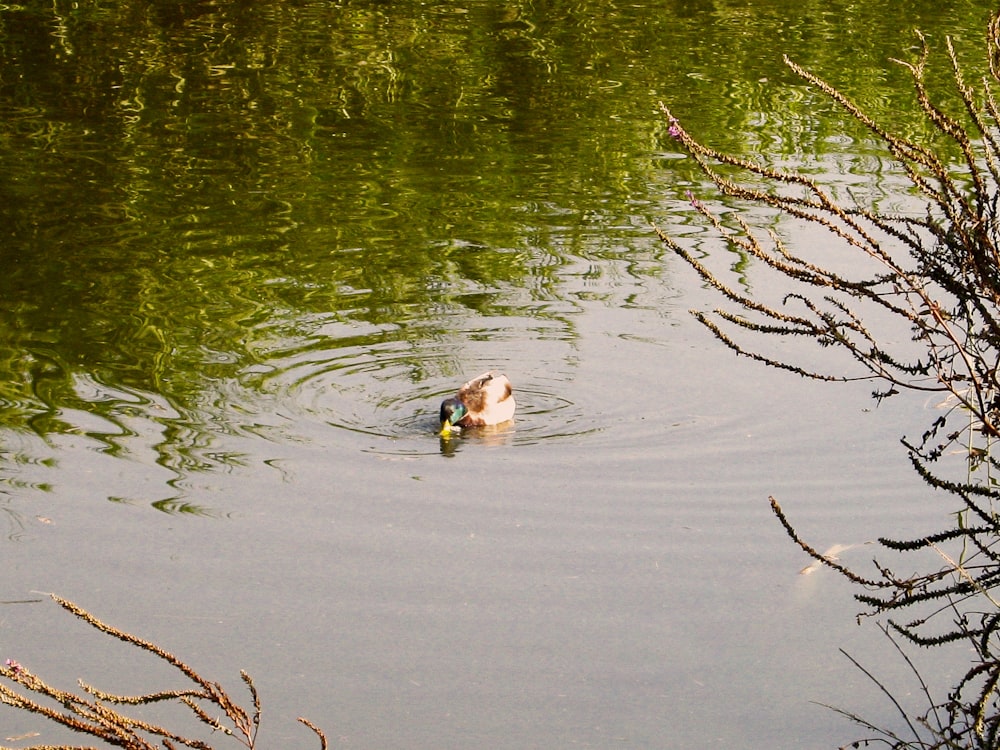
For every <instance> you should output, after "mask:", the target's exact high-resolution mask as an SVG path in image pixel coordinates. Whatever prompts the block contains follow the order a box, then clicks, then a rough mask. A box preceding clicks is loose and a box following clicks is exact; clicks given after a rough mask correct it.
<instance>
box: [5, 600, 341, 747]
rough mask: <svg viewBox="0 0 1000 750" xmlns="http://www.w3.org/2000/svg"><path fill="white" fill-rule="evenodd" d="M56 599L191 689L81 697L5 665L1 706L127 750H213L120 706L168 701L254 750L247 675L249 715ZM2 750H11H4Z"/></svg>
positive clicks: (87, 691) (141, 644) (139, 643)
mask: <svg viewBox="0 0 1000 750" xmlns="http://www.w3.org/2000/svg"><path fill="white" fill-rule="evenodd" d="M52 599H53V600H54V601H55V602H56V603H57V604H58V605H59V606H61V607H62V608H63V609H65V610H66V611H67V612H70V613H71V614H72V615H74V616H75V617H77V618H79V619H80V620H82V621H84V622H86V623H87V624H88V625H90V626H91V627H94V628H96V629H97V630H100V631H101V632H103V633H106V634H108V635H110V636H112V637H113V638H117V639H118V640H120V641H124V642H125V643H127V644H129V645H131V646H135V647H136V648H138V649H141V650H143V651H147V652H149V653H150V654H153V655H154V656H156V657H157V658H158V659H160V660H162V661H164V662H166V663H167V664H169V665H170V666H172V667H174V668H175V669H177V670H178V671H179V672H181V674H183V675H184V677H185V678H187V680H188V681H189V682H190V683H191V687H189V688H187V689H183V690H164V691H158V692H153V693H146V694H144V695H116V694H113V693H108V692H105V691H103V690H99V689H98V688H95V687H93V686H92V685H89V684H87V683H86V682H84V681H82V680H80V681H79V683H78V684H79V687H80V691H81V692H80V693H72V692H67V691H65V690H61V689H59V688H56V687H53V686H52V685H50V684H49V683H47V682H46V681H45V680H43V679H42V678H41V677H39V676H37V675H35V674H33V673H32V672H30V671H29V670H28V669H27V668H25V667H24V666H22V665H21V664H19V663H18V662H16V661H14V660H12V659H7V660H6V662H5V663H4V664H3V665H2V666H0V701H2V702H3V703H6V704H7V705H9V706H13V707H14V708H18V709H23V710H24V711H28V712H30V713H33V714H37V715H39V716H42V717H44V718H46V719H49V720H50V721H53V722H55V723H56V724H59V725H61V726H63V727H66V728H67V729H70V730H72V731H73V732H77V733H79V734H83V735H89V736H91V737H93V738H94V739H97V740H101V741H103V742H105V743H107V744H108V745H111V746H114V747H121V748H127V750H154V749H155V748H161V747H162V748H167V749H168V750H175V749H176V748H180V747H189V748H194V749H195V750H212V747H213V746H212V745H209V744H208V743H206V742H205V741H203V740H200V739H195V738H190V737H185V736H183V735H181V734H178V733H176V732H173V731H171V730H169V729H168V728H166V727H162V726H158V725H156V724H152V723H149V722H146V721H143V720H141V719H138V718H135V717H133V716H129V715H127V714H125V713H122V711H121V709H119V708H116V707H119V706H145V705H150V704H154V703H160V702H165V701H175V702H179V703H180V704H182V705H183V706H185V707H186V708H187V709H189V710H190V711H191V712H192V713H193V714H194V716H195V717H196V718H197V719H198V721H199V722H201V723H202V724H205V725H206V726H207V727H209V728H210V729H211V730H212V731H213V732H220V733H222V735H223V736H225V737H229V738H232V739H233V740H235V741H237V742H238V743H239V744H241V745H244V746H245V747H247V748H251V749H252V748H254V746H255V741H256V737H257V729H258V727H259V726H260V713H261V708H260V697H259V696H258V694H257V688H256V687H255V686H254V683H253V680H252V679H251V677H250V675H248V674H247V673H246V672H243V671H241V672H240V676H241V677H242V678H243V682H244V684H245V686H246V688H247V690H248V691H249V693H250V700H251V704H252V708H251V709H249V710H248V709H245V708H243V707H242V706H240V705H239V704H238V703H237V702H236V701H235V700H234V699H233V698H232V696H230V695H229V693H228V692H226V690H225V689H224V688H223V687H222V685H220V684H219V683H217V682H212V681H210V680H206V679H205V678H203V677H202V676H201V675H199V674H198V672H196V671H195V670H194V668H192V667H191V666H189V665H188V664H187V663H185V662H183V661H181V660H180V659H178V658H177V657H176V656H174V655H173V654H171V653H170V652H169V651H165V650H164V649H162V648H160V647H159V646H157V645H156V644H154V643H150V642H149V641H146V640H143V639H142V638H138V637H136V636H134V635H131V634H129V633H126V632H125V631H123V630H119V629H118V628H115V627H113V626H111V625H108V624H107V623H105V622H102V621H101V620H99V619H97V618H96V617H94V615H92V614H90V613H89V612H87V611H86V610H85V609H83V608H82V607H79V606H77V605H76V604H74V603H73V602H70V601H67V600H66V599H62V598H60V597H58V596H56V595H54V594H53V595H52ZM299 721H300V722H302V723H303V724H304V725H306V726H307V727H309V728H310V729H311V730H312V731H313V732H315V734H316V735H317V737H318V738H319V742H320V748H321V750H326V748H327V739H326V736H325V735H324V734H323V732H322V731H321V730H320V729H319V728H318V727H317V726H316V725H314V724H313V723H312V722H310V721H308V720H307V719H303V718H300V719H299ZM88 747H90V746H86V745H59V746H50V745H32V746H31V747H27V748H21V750H86V748H88ZM0 750H7V749H6V748H0Z"/></svg>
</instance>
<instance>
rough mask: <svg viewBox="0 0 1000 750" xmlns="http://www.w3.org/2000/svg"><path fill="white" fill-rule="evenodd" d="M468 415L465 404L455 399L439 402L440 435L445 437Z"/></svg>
mask: <svg viewBox="0 0 1000 750" xmlns="http://www.w3.org/2000/svg"><path fill="white" fill-rule="evenodd" d="M468 413H469V410H468V409H467V408H465V404H463V403H462V402H461V401H459V400H458V399H457V398H446V399H445V400H444V401H442V402H441V434H442V435H447V434H448V433H449V432H451V428H452V427H453V426H454V425H455V424H456V423H457V422H458V421H459V420H461V419H462V417H464V416H465V415H466V414H468Z"/></svg>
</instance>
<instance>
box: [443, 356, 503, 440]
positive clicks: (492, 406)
mask: <svg viewBox="0 0 1000 750" xmlns="http://www.w3.org/2000/svg"><path fill="white" fill-rule="evenodd" d="M516 408H517V404H516V403H515V402H514V389H513V388H512V387H511V384H510V381H509V380H508V379H507V376H506V375H503V374H501V373H497V372H493V371H492V370H491V371H489V372H484V373H483V374H482V375H478V376H476V377H474V378H473V379H472V380H470V381H469V382H468V383H466V384H465V385H463V386H462V387H461V388H459V389H458V393H457V394H456V395H455V396H454V397H452V398H446V399H445V400H444V401H442V402H441V434H442V435H448V434H449V433H450V432H451V430H452V429H453V428H455V427H484V426H487V425H497V424H502V423H503V422H509V421H510V420H511V419H513V418H514V410H515V409H516Z"/></svg>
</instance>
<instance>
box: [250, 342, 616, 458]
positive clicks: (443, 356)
mask: <svg viewBox="0 0 1000 750" xmlns="http://www.w3.org/2000/svg"><path fill="white" fill-rule="evenodd" d="M383 333H385V332H383ZM390 333H391V332H390ZM362 338H367V337H362ZM338 344H339V346H338ZM425 347H426V348H425ZM509 364H510V363H507V362H503V361H499V362H497V361H492V362H489V361H483V360H479V359H478V358H476V359H475V360H473V364H456V362H455V356H454V354H453V353H451V352H450V351H449V350H448V349H447V348H446V347H443V346H441V345H439V344H436V343H427V342H423V343H422V345H420V346H415V345H414V343H413V342H411V341H409V340H404V339H400V338H399V337H398V336H396V335H388V336H383V337H382V340H380V341H359V342H357V343H354V342H352V341H351V340H349V339H345V338H341V339H339V340H335V339H334V340H331V339H329V338H327V339H324V340H313V341H306V342H302V343H300V344H299V345H297V346H287V347H284V348H280V349H274V350H272V351H271V352H269V356H268V358H267V360H266V361H263V362H261V363H260V364H258V365H257V366H255V367H254V368H252V369H251V370H250V372H248V373H247V374H246V376H245V377H244V385H245V386H248V387H250V388H251V389H253V390H255V391H257V392H258V393H260V394H262V395H264V396H265V397H267V398H268V400H269V401H271V403H272V404H273V405H274V408H275V409H276V410H278V411H279V412H280V413H281V414H282V415H283V416H284V417H285V418H286V419H285V423H286V424H289V423H293V424H298V425H300V426H301V420H303V419H307V420H309V421H311V422H313V423H324V424H326V425H327V426H330V427H334V428H336V429H338V430H344V431H348V432H351V433H357V434H362V435H367V436H371V437H373V438H379V439H381V440H380V442H379V443H378V444H377V445H376V446H374V447H372V448H369V450H375V451H378V452H381V451H383V449H384V450H386V451H387V452H396V451H402V452H415V453H422V452H428V453H430V452H437V451H438V449H439V446H438V444H437V432H438V427H439V424H438V421H437V410H438V405H439V404H440V402H441V400H442V399H444V398H447V397H448V396H451V395H453V394H454V393H455V391H456V390H457V388H458V386H459V385H461V383H463V382H464V381H465V380H466V379H468V378H469V377H471V376H473V375H476V374H478V373H479V372H481V371H484V370H486V369H490V368H491V367H492V368H493V369H497V370H505V371H506V372H507V373H508V375H509V376H510V377H511V379H512V381H513V382H514V390H515V396H516V398H517V401H518V410H517V418H516V420H515V422H514V423H513V425H510V426H505V427H504V428H501V429H498V430H466V431H464V433H459V434H457V435H456V436H455V437H454V438H452V439H453V440H459V441H478V442H487V443H496V442H504V443H512V444H530V443H536V442H538V441H541V440H549V439H555V438H568V437H572V436H579V435H584V434H587V433H589V432H594V431H596V429H597V428H596V427H595V425H594V424H593V423H591V422H588V421H587V420H585V419H584V415H583V412H582V409H580V408H579V407H578V406H577V404H575V403H574V402H573V401H572V400H571V399H569V398H566V397H565V396H562V395H557V393H556V390H557V389H564V387H565V380H567V379H570V376H566V378H565V379H564V380H562V381H560V380H558V379H555V380H554V379H553V375H552V373H551V372H547V373H546V379H544V380H543V379H541V378H538V379H535V380H532V379H531V377H530V376H522V375H521V374H520V373H519V372H517V371H516V370H514V369H513V368H511V367H508V365H509ZM287 429H288V428H285V429H283V430H282V431H283V432H286V431H287ZM381 441H391V443H392V445H391V446H389V447H386V446H385V445H384V444H383V443H382V442H381Z"/></svg>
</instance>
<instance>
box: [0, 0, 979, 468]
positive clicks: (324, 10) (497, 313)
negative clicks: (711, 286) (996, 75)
mask: <svg viewBox="0 0 1000 750" xmlns="http://www.w3.org/2000/svg"><path fill="white" fill-rule="evenodd" d="M904 6H905V7H904ZM990 8H991V4H990V3H986V2H966V3H957V4H953V5H951V6H949V8H948V9H946V10H944V9H942V8H941V7H940V5H939V4H938V3H932V2H908V3H904V4H903V5H902V6H900V5H897V6H894V10H893V12H892V13H886V12H885V9H884V4H880V3H874V2H869V3H834V4H831V3H829V2H824V3H818V2H817V3H810V2H806V3H801V2H799V3H794V4H793V3H790V2H777V1H776V2H756V3H750V4H747V3H725V2H696V1H692V2H680V1H679V2H673V3H648V4H642V3H638V4H628V5H620V4H616V3H611V2H555V3H546V4H542V5H541V6H539V5H537V4H533V3H526V2H509V3H504V4H495V3H491V2H489V3H488V2H470V3H466V4H454V3H441V4H428V3H423V2H420V3H418V2H398V3H393V4H391V6H390V5H385V4H381V3H374V2H360V3H341V4H330V3H310V2H303V3H297V4H289V3H268V2H261V3H253V4H242V3H233V4H217V3H213V2H195V3H183V4H173V3H153V4H148V3H145V2H121V3H107V2H82V3H68V2H60V1H59V0H57V2H55V3H54V4H52V5H51V6H48V7H45V8H38V9H33V8H28V7H26V6H23V7H22V6H7V8H6V9H4V10H3V11H0V63H2V64H0V71H2V73H0V76H2V78H0V111H2V114H3V117H2V118H0V138H2V139H3V149H2V150H0V171H2V174H3V175H4V178H3V181H2V183H0V190H2V195H0V226H2V227H3V228H2V229H0V232H2V233H3V237H4V241H3V243H2V245H0V253H2V259H3V267H4V271H5V273H4V274H3V277H2V279H0V293H2V295H3V299H4V305H3V307H2V311H0V399H2V401H3V403H4V404H5V407H6V408H5V410H4V425H5V426H6V427H7V428H9V429H15V430H25V429H28V430H32V431H34V432H35V433H37V434H39V435H42V436H44V435H47V434H53V433H61V432H66V431H72V430H78V431H80V430H82V431H83V432H86V433H87V434H89V435H92V436H96V437H97V439H99V440H100V441H102V442H103V443H105V445H106V449H107V450H108V451H110V452H112V453H115V452H122V450H123V449H122V446H123V444H124V438H123V436H128V435H134V434H136V432H137V429H136V427H135V426H134V425H132V424H131V423H130V421H129V420H130V419H132V418H134V417H136V415H138V418H144V419H148V420H151V421H153V422H156V423H157V424H160V425H162V429H161V431H160V434H159V436H158V437H156V438H155V439H154V442H155V445H156V452H157V455H158V458H157V460H158V461H159V462H160V463H161V464H162V465H164V466H167V467H170V468H171V469H173V470H175V471H177V472H179V473H182V474H183V473H186V472H190V471H198V470H202V469H204V468H209V467H212V466H214V465H232V464H238V463H239V460H240V458H239V456H237V455H230V454H226V453H219V452H217V451H215V450H213V448H212V438H211V436H212V434H213V433H215V432H217V431H223V432H225V431H227V430H239V429H241V428H245V429H250V430H253V429H257V428H259V427H260V425H259V424H257V422H256V421H255V418H254V417H253V416H251V417H247V418H245V419H244V418H242V417H237V416H234V410H233V405H234V402H235V403H236V404H237V405H238V406H241V408H243V409H244V411H249V412H253V410H254V405H253V403H252V401H253V398H254V396H253V394H254V393H263V392H266V391H268V389H269V388H274V384H275V383H276V382H281V381H289V382H291V383H293V384H295V385H294V387H299V388H301V387H302V384H303V383H305V382H308V381H309V380H310V379H312V378H314V377H317V376H321V375H323V374H325V375H326V377H328V380H329V382H327V383H326V385H328V386H330V387H336V385H337V383H339V382H341V381H343V380H345V378H344V376H343V374H342V373H337V370H338V368H343V369H348V370H349V369H350V368H351V367H354V368H358V367H364V368H366V372H368V373H371V372H377V371H379V370H385V371H387V372H390V373H392V375H393V376H394V377H396V376H398V378H399V379H400V380H405V381H407V382H406V384H397V385H396V386H395V387H394V388H389V389H388V390H387V394H386V395H379V396H376V397H372V398H374V399H375V401H376V403H375V405H376V406H377V405H378V404H379V403H381V401H380V400H386V401H388V400H391V399H392V397H393V396H394V395H395V396H396V397H398V398H399V399H402V400H404V401H405V400H410V401H412V400H415V399H416V396H415V395H414V393H413V392H412V391H411V390H409V389H410V388H412V389H413V390H414V391H419V389H420V388H421V387H422V386H420V384H421V383H425V382H430V383H433V384H434V386H433V387H434V388H437V387H438V385H439V382H438V381H436V379H438V378H440V382H445V381H448V382H451V381H452V380H454V379H456V378H457V377H458V376H461V375H468V372H466V371H465V369H466V367H467V366H469V365H468V363H467V362H465V361H463V360H462V356H463V355H462V354H461V353H460V348H459V347H456V345H455V342H456V341H459V342H461V341H467V340H483V339H487V340H488V339H490V338H491V337H498V338H499V339H500V340H501V342H502V343H503V346H504V347H505V348H510V347H513V348H514V350H515V352H516V351H517V349H518V344H517V342H518V341H519V340H524V339H527V338H538V337H550V338H551V339H552V340H556V341H559V342H562V343H563V344H565V345H566V349H565V351H566V352H567V354H566V355H565V356H566V357H567V358H569V356H570V355H569V354H568V352H569V351H570V350H571V349H572V342H573V340H574V337H575V335H576V334H575V330H574V329H575V325H576V324H575V322H574V318H575V316H576V315H578V314H580V312H581V310H582V309H583V307H582V305H583V302H584V301H587V302H593V301H599V302H602V303H604V304H608V305H618V306H627V305H643V304H656V301H655V300H656V299H659V297H657V296H656V295H654V296H653V298H652V300H651V301H649V302H648V303H647V302H644V301H643V295H644V294H646V293H647V292H646V290H647V289H648V286H644V285H643V283H644V282H645V280H650V279H653V280H656V279H662V283H663V284H665V285H668V286H669V280H668V279H664V278H663V276H664V268H663V265H662V263H661V262H660V258H661V255H660V251H659V248H658V247H657V245H656V243H655V242H653V241H652V240H651V239H650V237H649V236H648V228H647V224H648V219H649V218H651V217H654V216H655V217H656V218H657V219H658V220H659V219H662V216H663V213H664V212H673V213H674V214H675V215H676V214H677V212H678V211H682V210H683V205H684V204H683V201H682V200H681V201H679V200H677V198H678V196H682V195H683V192H684V189H685V188H687V187H696V186H698V185H700V184H701V181H700V177H698V176H697V175H696V172H695V171H694V170H692V169H691V167H690V165H688V164H687V163H685V162H684V161H682V160H678V159H672V158H668V159H665V158H663V156H664V154H663V152H664V151H668V152H669V151H670V149H671V147H670V146H669V145H668V143H669V139H667V138H666V137H665V134H664V127H663V123H662V122H660V121H659V119H658V116H657V114H656V109H655V105H656V102H657V101H659V100H661V99H662V100H668V101H670V102H671V106H672V107H673V109H674V110H675V111H678V112H682V113H684V116H685V118H689V119H685V124H686V126H687V127H688V128H689V129H691V130H692V132H697V133H698V135H699V138H702V139H703V140H706V141H708V142H711V143H713V145H717V146H720V147H722V148H726V149H729V150H733V151H737V152H741V153H747V154H753V153H761V152H763V153H765V154H767V155H770V156H773V157H776V158H779V159H782V160H785V161H789V162H797V161H801V160H806V159H812V158H814V157H813V156H812V155H815V157H816V158H822V157H824V156H827V155H831V154H835V155H836V158H838V159H841V160H843V163H844V164H845V165H846V169H847V170H848V171H849V170H850V168H851V164H852V163H854V162H853V161H852V160H854V159H863V158H869V159H870V158H871V156H870V155H867V154H865V141H864V137H865V134H864V133H861V132H858V130H857V129H856V128H853V126H848V125H845V123H844V120H843V119H842V118H841V117H840V116H839V115H837V114H836V113H834V112H832V111H831V109H830V105H829V104H828V103H827V102H825V101H824V100H823V99H822V98H821V97H817V96H816V95H815V94H814V92H811V91H809V90H808V88H806V87H803V86H802V85H801V83H800V82H798V81H795V80H793V79H792V77H791V76H790V75H789V74H788V73H787V71H786V70H785V69H784V68H783V67H782V65H781V53H785V52H787V53H788V54H789V55H790V56H792V57H793V58H795V59H796V60H797V61H799V62H801V63H802V64H804V65H806V66H807V67H810V68H812V69H815V70H817V71H818V72H820V73H821V74H823V75H825V76H826V77H828V78H829V79H830V80H831V81H833V82H835V83H836V84H837V85H838V86H840V87H841V88H842V89H843V90H844V91H845V92H846V93H847V94H848V95H850V96H853V97H855V98H856V99H858V100H859V101H860V102H861V103H862V104H864V105H865V106H867V107H870V108H872V109H873V110H874V111H875V112H876V113H880V114H882V115H883V116H889V115H891V116H892V117H893V118H894V120H895V122H896V123H897V125H898V126H899V127H900V128H902V129H903V130H904V131H905V130H906V129H907V128H918V127H921V125H920V124H919V119H918V118H915V117H914V118H913V120H912V122H911V121H909V120H908V119H906V118H907V117H908V115H906V114H905V112H906V111H907V107H908V106H909V102H910V101H911V97H912V94H911V92H910V85H909V83H908V82H907V80H906V77H905V75H904V74H903V72H902V71H900V70H898V69H897V68H896V67H894V66H892V65H891V64H889V63H888V62H887V60H888V58H890V57H894V56H900V55H902V54H904V53H905V51H906V47H907V45H908V44H909V42H908V41H907V39H908V37H907V36H906V34H908V33H909V31H910V29H911V28H912V27H914V26H920V27H921V28H923V29H925V30H926V31H928V32H929V33H931V35H932V38H933V37H936V38H938V39H940V38H941V37H943V36H944V34H945V33H948V34H952V35H955V36H956V37H957V38H958V43H959V49H960V52H961V53H962V54H967V55H972V54H973V51H975V50H976V48H977V45H978V42H979V39H980V31H979V30H980V29H981V28H982V26H983V20H984V19H985V17H986V13H987V12H988V11H989V10H990ZM845 61H850V62H849V64H846V65H845ZM807 155H810V156H807ZM824 168H826V167H824ZM863 171H864V172H866V173H867V172H868V171H871V170H870V164H866V165H865V166H864V167H863ZM675 221H676V222H677V223H685V222H686V219H685V218H683V217H682V216H677V217H676V219H675ZM498 348H499V347H498ZM373 353H374V356H372V357H369V358H368V359H367V360H365V364H363V365H362V364H360V362H361V360H362V358H363V357H364V356H366V355H370V354H373ZM559 356H563V355H559ZM303 363H305V364H303ZM331 373H333V374H331ZM346 381H347V385H346V386H345V388H348V389H350V388H353V387H354V385H355V384H354V383H353V382H352V381H351V380H350V378H346ZM220 383H223V384H226V385H223V386H219V384H220ZM288 387H293V386H288ZM278 395H279V397H280V395H281V391H280V389H279V390H278ZM358 398H361V399H362V400H363V399H364V398H366V397H365V396H363V395H361V396H358ZM241 400H242V401H245V402H246V403H242V404H241V403H240V402H241ZM370 406H371V405H370ZM317 408H319V407H317ZM359 411H360V412H365V411H366V409H365V408H364V407H362V408H360V409H359ZM79 413H91V414H94V415H99V416H101V417H102V418H103V419H105V420H106V421H107V422H108V423H109V424H110V426H106V427H99V426H98V427H95V426H93V425H90V424H89V423H87V422H86V421H85V420H84V421H81V420H79V419H77V418H75V417H74V416H73V415H74V414H79ZM338 419H340V420H342V419H344V418H342V417H339V416H336V415H334V416H331V417H330V421H331V422H332V423H337V422H338ZM358 419H359V420H360V419H361V417H358ZM241 420H242V421H241ZM341 423H342V424H343V422H341Z"/></svg>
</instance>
